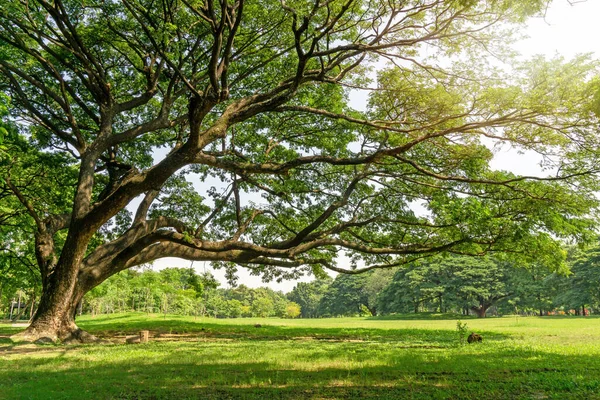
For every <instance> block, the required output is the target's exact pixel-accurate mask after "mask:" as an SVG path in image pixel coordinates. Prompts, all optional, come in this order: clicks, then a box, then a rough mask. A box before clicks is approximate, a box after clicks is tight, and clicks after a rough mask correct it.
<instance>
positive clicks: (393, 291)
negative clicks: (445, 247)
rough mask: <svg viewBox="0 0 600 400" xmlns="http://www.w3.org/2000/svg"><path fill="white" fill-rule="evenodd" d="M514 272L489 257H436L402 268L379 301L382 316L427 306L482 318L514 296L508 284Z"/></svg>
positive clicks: (506, 265)
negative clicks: (492, 307) (465, 311)
mask: <svg viewBox="0 0 600 400" xmlns="http://www.w3.org/2000/svg"><path fill="white" fill-rule="evenodd" d="M513 268H515V267H514V266H513V265H511V264H508V263H506V262H501V261H498V260H494V259H492V258H489V257H478V258H473V257H461V256H448V257H436V258H431V259H429V260H426V261H420V262H416V263H414V264H412V265H410V266H408V267H407V268H401V269H400V270H398V272H396V274H395V275H394V278H393V281H392V282H391V283H390V285H389V286H387V287H386V288H385V289H384V290H383V291H382V293H381V295H380V296H379V298H378V305H379V309H380V310H381V311H382V312H384V313H393V312H400V313H401V312H407V311H410V310H412V311H414V312H418V311H420V310H421V307H427V306H428V305H429V306H430V307H431V306H433V307H434V308H436V309H437V311H440V312H443V311H446V310H447V309H449V308H458V310H470V311H472V312H474V313H475V314H476V315H477V316H478V317H485V314H486V312H487V310H488V309H489V308H490V307H491V306H492V305H495V304H496V303H497V302H498V301H500V300H503V299H507V298H508V297H510V296H512V295H514V290H513V289H512V288H511V287H510V285H509V284H508V280H509V276H510V274H511V272H512V270H513Z"/></svg>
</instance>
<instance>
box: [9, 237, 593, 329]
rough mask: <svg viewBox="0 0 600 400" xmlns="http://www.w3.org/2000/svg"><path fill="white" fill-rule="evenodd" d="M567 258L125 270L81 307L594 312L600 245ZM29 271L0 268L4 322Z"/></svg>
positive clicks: (27, 291) (24, 310)
mask: <svg viewBox="0 0 600 400" xmlns="http://www.w3.org/2000/svg"><path fill="white" fill-rule="evenodd" d="M567 259H568V267H569V268H568V269H565V270H561V271H552V270H550V269H549V268H547V267H546V266H544V265H543V264H530V265H526V266H518V265H514V264H513V263H511V262H509V261H503V260H502V259H500V258H493V257H481V258H473V257H461V256H447V257H443V256H440V257H436V258H431V259H428V260H425V261H419V262H414V263H412V264H410V265H408V266H406V267H401V268H395V269H377V270H373V271H369V272H366V273H362V274H356V275H349V274H339V275H337V276H336V277H335V279H332V278H330V277H321V278H317V279H315V280H313V281H312V282H299V283H298V284H297V285H296V286H295V287H294V289H293V290H292V291H291V292H289V293H283V292H281V291H274V290H273V289H270V288H268V287H261V288H249V287H247V286H245V285H244V284H240V285H235V286H231V287H229V288H223V287H220V283H219V282H218V281H217V280H216V279H215V278H214V277H213V276H212V274H210V273H209V272H205V273H200V274H199V273H197V272H196V271H195V270H194V269H193V268H166V269H163V270H160V271H154V270H152V269H150V268H144V269H130V270H126V271H123V272H121V273H119V274H116V275H114V276H112V277H111V278H109V279H108V280H107V281H106V282H104V283H102V284H101V285H99V286H98V287H96V288H94V289H93V290H92V291H90V293H88V294H87V295H86V297H85V298H84V300H83V302H82V303H81V304H80V306H79V309H78V313H79V314H82V313H89V314H92V315H97V314H108V313H116V312H126V311H139V312H147V313H165V314H167V313H170V314H180V315H194V316H208V317H216V318H239V317H280V318H297V317H301V318H320V317H336V316H357V315H361V316H378V315H381V316H384V315H393V314H399V313H420V312H437V313H460V314H463V315H469V314H471V315H476V316H478V317H484V316H485V315H486V314H487V315H501V314H522V315H547V314H577V315H587V314H589V313H597V312H598V310H600V249H599V248H592V249H588V250H579V249H570V250H569V251H568V258H567ZM6 265H8V266H10V263H9V264H6ZM17 272H18V273H17ZM30 272H31V273H30V274H28V273H26V270H23V269H22V268H21V269H19V268H14V269H12V270H11V269H10V268H7V270H6V271H2V273H1V274H0V285H1V286H0V299H1V303H0V313H1V314H2V315H3V316H5V317H6V318H11V319H26V318H29V317H30V316H31V312H32V310H33V311H35V307H36V306H37V297H38V296H39V292H40V287H39V285H40V283H39V280H38V279H37V278H36V274H35V273H33V271H30ZM32 301H33V304H32Z"/></svg>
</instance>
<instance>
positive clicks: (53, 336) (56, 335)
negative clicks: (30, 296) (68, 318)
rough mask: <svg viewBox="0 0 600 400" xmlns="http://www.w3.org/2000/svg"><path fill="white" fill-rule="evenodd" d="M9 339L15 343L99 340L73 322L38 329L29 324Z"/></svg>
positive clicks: (69, 342)
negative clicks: (61, 325) (67, 324)
mask: <svg viewBox="0 0 600 400" xmlns="http://www.w3.org/2000/svg"><path fill="white" fill-rule="evenodd" d="M10 339H11V340H12V341H13V342H15V343H35V344H47V343H54V344H57V343H63V344H83V343H100V342H101V340H100V339H98V338H97V337H96V336H94V335H92V334H90V333H88V332H86V331H84V330H83V329H81V328H79V327H78V326H77V325H75V324H71V325H69V326H67V327H63V328H62V329H39V328H35V327H32V326H30V327H29V328H27V329H25V330H24V331H23V332H19V333H17V334H15V335H12V336H11V337H10Z"/></svg>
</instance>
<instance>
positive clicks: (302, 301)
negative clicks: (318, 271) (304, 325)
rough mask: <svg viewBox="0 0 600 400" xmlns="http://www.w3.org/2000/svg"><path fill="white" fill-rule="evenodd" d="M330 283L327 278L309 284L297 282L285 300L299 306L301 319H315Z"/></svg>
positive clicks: (330, 280)
mask: <svg viewBox="0 0 600 400" xmlns="http://www.w3.org/2000/svg"><path fill="white" fill-rule="evenodd" d="M332 281H333V279H331V278H329V277H327V278H324V279H321V278H318V279H315V280H314V281H311V282H298V283H297V284H296V286H294V288H293V289H292V291H291V292H290V293H288V295H287V298H288V299H289V300H290V301H292V302H294V303H296V304H298V305H299V306H300V308H301V316H302V318H316V317H318V316H319V315H320V314H319V313H320V309H319V305H320V303H321V299H322V298H323V295H324V294H325V293H326V292H327V289H328V286H329V284H330V283H331V282H332Z"/></svg>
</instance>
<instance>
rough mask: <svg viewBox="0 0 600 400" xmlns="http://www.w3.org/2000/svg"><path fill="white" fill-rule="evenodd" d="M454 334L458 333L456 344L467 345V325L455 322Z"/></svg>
mask: <svg viewBox="0 0 600 400" xmlns="http://www.w3.org/2000/svg"><path fill="white" fill-rule="evenodd" d="M456 332H457V333H458V343H459V344H460V345H465V344H466V343H467V336H468V335H469V326H468V325H467V323H466V322H462V321H461V320H458V321H456Z"/></svg>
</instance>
